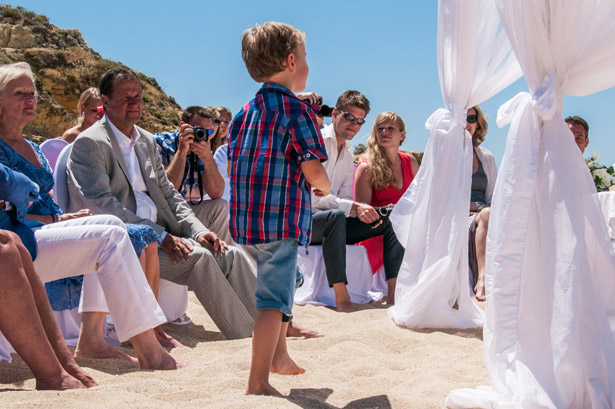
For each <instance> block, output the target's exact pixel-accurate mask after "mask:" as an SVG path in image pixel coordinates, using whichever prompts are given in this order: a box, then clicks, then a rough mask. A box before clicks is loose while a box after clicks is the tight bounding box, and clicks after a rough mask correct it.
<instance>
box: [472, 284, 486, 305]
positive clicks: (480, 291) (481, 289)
mask: <svg viewBox="0 0 615 409" xmlns="http://www.w3.org/2000/svg"><path fill="white" fill-rule="evenodd" d="M474 293H475V294H476V300H478V301H485V300H486V298H485V280H478V282H477V283H476V287H474Z"/></svg>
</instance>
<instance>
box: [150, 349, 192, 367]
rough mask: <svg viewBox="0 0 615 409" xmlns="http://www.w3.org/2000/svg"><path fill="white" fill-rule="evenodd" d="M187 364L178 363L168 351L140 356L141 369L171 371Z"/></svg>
mask: <svg viewBox="0 0 615 409" xmlns="http://www.w3.org/2000/svg"><path fill="white" fill-rule="evenodd" d="M184 366H186V365H185V364H184V363H180V364H178V362H177V361H175V358H173V357H172V356H171V355H170V354H169V353H168V352H167V351H165V350H164V349H163V350H162V353H160V352H157V353H155V354H151V355H144V356H142V357H139V369H153V370H158V371H169V370H174V369H178V368H182V367H184Z"/></svg>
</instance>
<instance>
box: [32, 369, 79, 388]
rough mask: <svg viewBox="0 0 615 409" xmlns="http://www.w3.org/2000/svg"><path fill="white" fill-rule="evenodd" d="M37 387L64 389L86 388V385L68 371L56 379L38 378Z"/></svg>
mask: <svg viewBox="0 0 615 409" xmlns="http://www.w3.org/2000/svg"><path fill="white" fill-rule="evenodd" d="M36 389H38V390H39V391H44V390H56V391H64V390H66V389H85V386H84V385H83V383H81V381H80V380H79V379H76V378H73V377H72V376H71V375H70V374H69V373H68V372H66V371H62V373H61V374H60V375H59V376H57V377H56V378H54V379H48V380H47V379H39V378H37V379H36Z"/></svg>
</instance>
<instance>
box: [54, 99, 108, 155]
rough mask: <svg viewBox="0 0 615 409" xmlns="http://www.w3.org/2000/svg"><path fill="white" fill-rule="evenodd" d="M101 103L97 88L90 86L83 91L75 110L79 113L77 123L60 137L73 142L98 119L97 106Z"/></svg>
mask: <svg viewBox="0 0 615 409" xmlns="http://www.w3.org/2000/svg"><path fill="white" fill-rule="evenodd" d="M101 105H102V99H100V92H99V91H98V88H94V87H92V88H88V89H86V90H85V91H83V93H82V94H81V96H80V97H79V102H78V103H77V112H78V113H79V119H78V120H77V125H75V126H73V127H72V128H70V129H69V130H67V131H66V132H64V134H63V135H62V139H64V140H65V141H66V142H68V143H73V142H74V141H75V138H77V136H79V134H80V133H81V132H83V131H85V130H86V129H88V128H89V127H90V126H92V124H93V123H94V122H96V121H98V120H99V119H100V112H99V111H98V107H99V106H101Z"/></svg>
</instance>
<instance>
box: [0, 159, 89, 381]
mask: <svg viewBox="0 0 615 409" xmlns="http://www.w3.org/2000/svg"><path fill="white" fill-rule="evenodd" d="M37 198H38V187H37V186H36V185H35V184H34V183H33V182H32V181H31V180H30V179H28V178H27V177H26V176H24V175H22V174H20V173H18V172H13V171H12V170H11V169H9V168H7V167H5V166H4V165H0V199H1V200H0V207H2V208H4V209H6V207H7V202H10V203H11V205H12V210H11V211H5V210H2V211H0V229H2V230H0V258H1V259H2V264H1V265H0V281H2V285H1V286H0V298H1V299H2V304H1V305H0V331H1V332H2V335H4V337H5V338H6V339H7V340H8V341H9V342H10V344H11V346H12V347H13V348H14V349H15V351H16V352H17V354H18V355H19V356H20V357H21V358H22V359H23V360H24V362H25V363H26V364H27V365H28V367H30V369H31V370H32V373H33V374H34V377H35V378H36V389H58V390H61V389H79V388H84V387H92V386H96V385H97V383H96V381H94V380H93V379H92V378H91V377H90V376H89V375H88V374H87V373H85V372H84V371H83V370H82V369H81V368H80V367H79V365H77V363H76V362H75V359H74V358H73V356H72V354H71V352H70V350H69V349H68V347H67V346H66V343H65V342H64V339H63V338H62V334H61V333H60V329H59V328H58V325H57V323H56V321H55V320H54V318H53V314H52V312H51V308H50V307H49V302H48V301H47V297H46V295H45V289H44V287H43V282H42V281H41V279H40V277H39V276H38V274H37V273H36V271H35V270H34V266H33V264H32V258H36V239H35V237H34V234H33V233H32V230H30V229H29V228H28V227H27V226H25V225H24V224H23V223H22V222H21V220H23V216H24V215H25V213H26V212H27V208H28V202H30V201H33V200H36V199H37ZM5 200H6V202H4V201H5ZM4 229H8V230H10V231H8V230H4ZM19 236H21V237H22V238H23V242H22V240H21V239H20V237H19ZM24 243H25V245H24ZM26 246H27V247H26Z"/></svg>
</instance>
